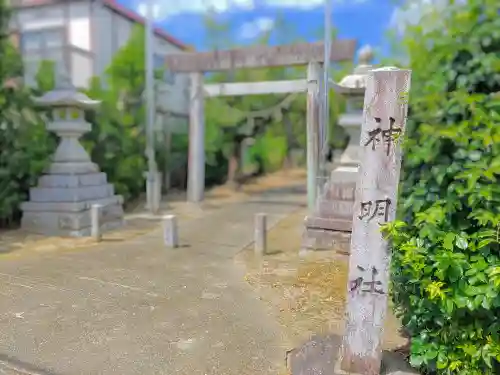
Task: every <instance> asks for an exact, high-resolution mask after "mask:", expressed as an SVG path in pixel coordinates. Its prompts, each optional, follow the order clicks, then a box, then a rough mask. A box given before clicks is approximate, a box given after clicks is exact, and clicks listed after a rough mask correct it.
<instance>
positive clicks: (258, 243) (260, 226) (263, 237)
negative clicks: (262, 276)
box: [254, 214, 267, 256]
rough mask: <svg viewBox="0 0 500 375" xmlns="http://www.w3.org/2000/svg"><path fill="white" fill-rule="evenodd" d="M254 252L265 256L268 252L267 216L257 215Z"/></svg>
mask: <svg viewBox="0 0 500 375" xmlns="http://www.w3.org/2000/svg"><path fill="white" fill-rule="evenodd" d="M254 251H255V255H258V256H261V255H265V254H266V252H267V215H266V214H256V215H255V228H254Z"/></svg>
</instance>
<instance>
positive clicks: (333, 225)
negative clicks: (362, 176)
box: [302, 166, 358, 254]
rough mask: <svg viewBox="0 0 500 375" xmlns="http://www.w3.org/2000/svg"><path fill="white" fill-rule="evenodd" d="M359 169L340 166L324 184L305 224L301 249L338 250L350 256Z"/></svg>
mask: <svg viewBox="0 0 500 375" xmlns="http://www.w3.org/2000/svg"><path fill="white" fill-rule="evenodd" d="M357 179H358V168H357V167H345V166H344V167H343V166H339V167H337V168H336V169H335V170H334V171H333V172H332V173H331V175H330V178H329V179H328V181H326V183H325V184H324V187H323V189H322V192H321V194H320V195H319V197H318V198H317V200H316V206H315V209H314V211H313V212H311V213H310V215H308V216H307V217H306V219H305V222H304V227H305V228H304V232H303V236H302V250H303V251H305V250H337V251H339V252H341V253H343V254H349V248H350V238H351V232H352V217H353V214H354V210H353V209H354V194H355V191H356V181H357Z"/></svg>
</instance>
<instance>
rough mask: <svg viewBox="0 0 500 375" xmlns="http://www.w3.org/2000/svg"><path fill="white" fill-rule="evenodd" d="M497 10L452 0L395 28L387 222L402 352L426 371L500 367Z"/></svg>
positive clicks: (493, 5) (488, 2)
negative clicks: (398, 86)
mask: <svg viewBox="0 0 500 375" xmlns="http://www.w3.org/2000/svg"><path fill="white" fill-rule="evenodd" d="M499 11H500V7H499V4H498V2H497V1H494V0H467V1H464V2H460V3H458V2H457V3H454V2H450V3H449V6H448V8H447V9H446V12H444V13H443V12H441V13H440V14H437V13H428V14H426V15H424V17H423V19H422V20H421V22H420V23H419V24H418V25H416V26H414V27H409V28H408V29H407V31H406V35H405V38H404V42H405V45H406V47H407V49H408V55H409V59H410V66H411V68H412V70H413V78H412V90H411V93H410V112H409V121H408V124H407V135H406V138H407V141H406V143H405V149H406V150H405V160H404V168H403V183H402V187H401V204H400V207H399V217H400V218H401V219H402V220H404V222H403V221H399V222H396V223H394V224H392V225H390V226H389V227H388V228H387V230H388V234H389V236H390V237H391V238H392V244H393V266H392V267H393V271H392V280H393V287H392V288H393V301H394V305H395V308H396V311H397V313H398V314H399V315H400V316H401V317H402V321H403V324H404V326H405V328H406V329H407V330H408V332H409V334H410V335H411V353H410V355H411V363H412V364H413V365H414V366H416V367H422V368H423V369H425V370H426V371H427V372H429V373H432V374H443V375H444V374H460V375H466V374H467V375H479V374H484V375H493V374H498V373H499V372H500V320H499V318H498V317H499V316H500V267H499V264H500V245H499V242H498V229H499V227H500V184H499V182H500V127H499V122H500V97H499V95H498V93H499V92H500V75H499V73H498V72H499V71H500V33H499V32H498V30H500V18H499V17H498V12H499ZM495 30H496V31H495Z"/></svg>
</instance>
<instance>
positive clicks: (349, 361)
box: [335, 68, 411, 375]
mask: <svg viewBox="0 0 500 375" xmlns="http://www.w3.org/2000/svg"><path fill="white" fill-rule="evenodd" d="M410 78H411V71H410V70H400V69H397V68H381V69H376V70H373V71H372V72H370V73H369V74H368V76H367V87H366V94H365V100H364V110H363V126H362V130H361V140H360V145H361V150H360V161H361V165H360V178H359V180H358V183H357V186H356V198H355V204H354V214H353V228H352V239H351V255H350V259H349V279H348V280H349V281H348V285H347V307H346V331H345V333H344V337H343V341H342V347H341V350H340V355H339V360H338V361H337V368H336V371H335V373H336V374H339V375H340V374H359V375H379V374H380V367H381V360H382V333H383V326H384V320H385V316H386V310H387V294H388V286H389V266H390V261H391V253H390V249H389V246H388V242H387V240H385V239H384V237H383V236H382V233H381V230H380V226H381V225H382V224H384V223H387V222H390V221H393V220H394V219H395V216H396V207H397V192H398V182H399V174H400V168H401V139H402V137H403V134H404V131H405V125H406V116H407V111H408V106H407V100H408V92H409V90H410Z"/></svg>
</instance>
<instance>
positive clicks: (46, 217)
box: [21, 74, 123, 237]
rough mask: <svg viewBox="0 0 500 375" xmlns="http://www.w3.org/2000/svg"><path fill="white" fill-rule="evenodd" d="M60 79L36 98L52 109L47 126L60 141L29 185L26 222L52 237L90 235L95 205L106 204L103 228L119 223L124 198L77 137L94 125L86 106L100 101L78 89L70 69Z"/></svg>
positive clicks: (31, 228) (23, 223)
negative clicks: (34, 184)
mask: <svg viewBox="0 0 500 375" xmlns="http://www.w3.org/2000/svg"><path fill="white" fill-rule="evenodd" d="M57 81H58V82H57V85H56V88H55V89H54V90H53V91H50V92H48V93H46V94H45V95H43V96H42V97H40V98H35V99H34V100H35V103H36V104H37V105H40V106H43V107H47V108H51V109H52V115H53V120H52V121H50V120H49V121H48V124H47V130H49V131H52V132H54V133H56V134H57V135H58V136H59V138H60V142H59V146H58V147H57V150H56V152H55V154H54V156H53V157H52V163H51V165H50V166H49V168H48V169H47V171H46V173H45V174H44V175H43V176H42V177H40V179H39V180H38V186H37V187H34V188H31V189H30V193H29V198H30V200H29V202H24V203H22V205H21V210H22V211H23V217H22V220H21V227H22V228H23V229H26V230H27V231H30V232H34V233H39V234H45V235H51V236H71V237H80V236H90V234H91V214H90V209H91V206H92V204H100V205H102V210H101V217H100V223H101V230H102V231H105V230H109V229H113V228H117V227H120V226H121V225H122V224H123V208H122V203H123V198H122V197H121V196H119V195H115V193H114V187H113V185H111V184H109V183H108V182H107V177H106V174H105V173H103V172H100V171H99V167H98V166H97V165H96V164H94V163H92V161H91V160H90V157H89V155H88V153H87V152H86V151H85V149H84V148H83V147H82V145H81V144H80V142H79V140H78V139H79V138H80V137H81V136H82V135H83V134H85V133H87V132H88V131H90V129H91V125H90V124H89V123H87V122H85V119H84V111H85V110H95V109H96V108H97V107H98V106H99V104H100V102H99V101H95V100H91V99H89V98H88V97H87V96H86V95H85V94H83V93H81V92H78V91H77V90H76V89H75V88H74V87H73V86H72V85H71V84H70V82H69V79H68V77H67V75H65V74H63V75H62V76H61V77H60V79H58V80H57Z"/></svg>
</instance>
